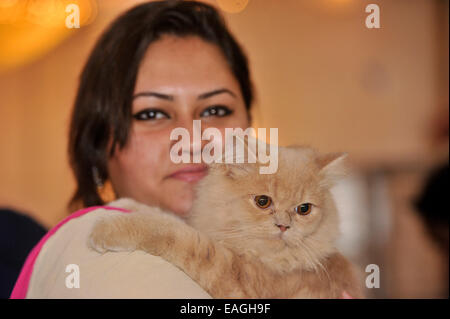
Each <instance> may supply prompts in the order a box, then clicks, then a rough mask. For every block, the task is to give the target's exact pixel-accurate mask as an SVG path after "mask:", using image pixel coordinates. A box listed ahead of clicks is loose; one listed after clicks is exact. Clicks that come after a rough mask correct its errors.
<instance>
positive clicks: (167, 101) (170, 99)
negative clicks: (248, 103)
mask: <svg viewBox="0 0 450 319" xmlns="http://www.w3.org/2000/svg"><path fill="white" fill-rule="evenodd" d="M132 114H133V119H132V125H131V129H130V132H129V139H128V141H127V144H126V145H125V147H124V148H123V149H121V150H120V149H119V148H117V149H116V150H115V154H114V156H113V157H112V158H111V159H110V160H109V162H108V171H109V176H110V179H111V183H112V186H113V188H114V190H115V192H116V194H117V196H118V197H130V198H133V199H135V200H137V201H140V202H142V203H146V204H148V205H152V206H159V207H161V208H163V209H168V210H170V211H172V212H175V213H176V214H178V215H183V214H185V213H187V212H188V211H189V209H190V208H191V205H192V201H193V197H194V187H195V184H196V182H198V181H199V180H200V179H201V178H202V177H203V176H205V175H206V172H207V168H206V166H205V165H204V164H184V163H181V164H175V163H173V162H172V161H171V159H170V148H171V147H172V146H173V144H175V143H176V141H171V140H170V133H171V131H172V130H173V129H175V128H178V127H182V128H186V129H187V130H188V132H189V133H190V137H191V150H192V146H193V145H192V143H193V142H194V143H196V141H193V140H192V137H193V135H192V132H193V120H201V127H202V131H203V130H204V129H206V128H208V127H216V128H218V129H219V130H220V131H221V133H222V136H223V137H224V136H225V133H224V131H225V128H227V127H229V128H238V127H239V128H243V129H245V128H247V127H248V126H249V123H248V117H247V112H246V109H245V104H244V100H243V97H242V94H241V90H240V87H239V83H238V81H237V80H236V78H235V77H234V75H233V74H232V72H231V70H230V68H229V66H228V64H227V61H226V60H225V57H224V56H223V55H222V53H221V51H220V49H219V48H218V47H216V46H215V45H213V44H209V43H207V42H205V41H203V40H202V39H200V38H198V37H193V36H192V37H185V38H180V37H175V36H164V37H162V38H161V39H160V40H158V41H156V42H154V43H153V44H152V45H150V47H149V48H148V50H147V52H146V54H145V56H144V58H143V60H142V62H141V66H140V69H139V71H138V75H137V80H136V87H135V90H134V100H133V104H132ZM204 144H205V142H203V143H202V146H203V145H204Z"/></svg>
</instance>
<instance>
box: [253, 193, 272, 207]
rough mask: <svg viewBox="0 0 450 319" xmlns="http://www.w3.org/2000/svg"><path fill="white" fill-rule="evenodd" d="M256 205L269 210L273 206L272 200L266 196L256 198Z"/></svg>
mask: <svg viewBox="0 0 450 319" xmlns="http://www.w3.org/2000/svg"><path fill="white" fill-rule="evenodd" d="M255 204H256V206H258V207H259V208H262V209H265V208H268V207H269V206H270V205H271V204H272V198H270V197H269V196H266V195H258V196H255Z"/></svg>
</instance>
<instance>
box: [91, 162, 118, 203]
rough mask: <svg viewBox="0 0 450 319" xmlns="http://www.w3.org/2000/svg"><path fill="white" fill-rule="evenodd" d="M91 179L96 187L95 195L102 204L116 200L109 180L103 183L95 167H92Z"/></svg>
mask: <svg viewBox="0 0 450 319" xmlns="http://www.w3.org/2000/svg"><path fill="white" fill-rule="evenodd" d="M92 178H93V179H94V183H95V185H96V186H97V194H98V195H99V196H100V198H101V200H102V201H103V202H104V203H109V202H112V201H113V200H115V199H116V194H115V193H114V189H113V187H112V184H111V182H110V181H109V180H106V181H103V180H102V178H101V177H100V173H99V171H98V168H97V167H96V166H93V167H92Z"/></svg>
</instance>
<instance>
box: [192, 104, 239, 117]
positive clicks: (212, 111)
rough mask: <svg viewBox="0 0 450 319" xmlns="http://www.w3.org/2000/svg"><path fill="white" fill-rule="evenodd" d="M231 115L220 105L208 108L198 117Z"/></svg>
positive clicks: (227, 109) (226, 108)
mask: <svg viewBox="0 0 450 319" xmlns="http://www.w3.org/2000/svg"><path fill="white" fill-rule="evenodd" d="M231 113H233V111H231V110H230V109H229V108H228V107H226V106H222V105H216V106H211V107H208V108H207V109H206V110H204V111H203V112H202V113H201V114H200V116H201V117H209V116H218V117H223V116H227V115H230V114H231Z"/></svg>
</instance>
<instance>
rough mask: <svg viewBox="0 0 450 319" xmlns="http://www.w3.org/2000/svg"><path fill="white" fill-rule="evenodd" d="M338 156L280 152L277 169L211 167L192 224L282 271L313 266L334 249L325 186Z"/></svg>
mask: <svg viewBox="0 0 450 319" xmlns="http://www.w3.org/2000/svg"><path fill="white" fill-rule="evenodd" d="M341 160H342V156H340V155H327V156H321V155H319V154H317V153H316V152H315V151H313V150H312V149H310V148H305V147H289V148H282V147H280V148H279V158H278V171H277V172H276V173H275V174H270V175H264V174H259V166H258V164H227V165H225V164H215V165H213V166H212V167H211V168H210V174H209V175H208V176H207V177H206V178H205V179H204V181H202V182H201V183H200V184H199V188H198V193H197V194H198V198H197V200H196V201H195V203H194V209H193V212H192V215H191V218H190V221H189V222H190V223H191V224H192V225H193V226H194V227H196V228H197V229H199V230H201V231H204V232H206V233H208V234H209V235H210V236H211V237H213V238H214V239H216V240H219V241H221V242H223V243H224V244H225V245H228V246H230V247H232V248H237V249H238V250H240V252H242V253H248V254H253V255H256V256H259V257H260V258H261V259H262V260H263V262H265V263H268V264H273V265H274V267H275V268H277V269H278V268H280V269H281V270H292V269H293V268H295V267H296V266H295V265H300V264H301V266H302V267H305V266H306V267H311V268H314V267H315V266H316V265H317V264H318V263H319V262H320V259H321V258H322V257H324V256H326V255H328V254H329V253H331V252H333V251H334V241H335V239H336V237H337V235H338V218H337V212H336V208H335V205H334V202H333V199H332V197H331V194H330V191H329V188H330V187H331V185H332V183H333V180H334V179H335V178H336V177H337V176H338V175H339V174H340V173H341V165H340V162H341Z"/></svg>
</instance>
